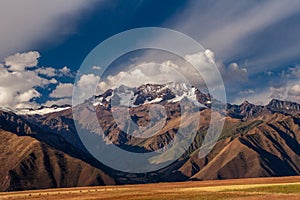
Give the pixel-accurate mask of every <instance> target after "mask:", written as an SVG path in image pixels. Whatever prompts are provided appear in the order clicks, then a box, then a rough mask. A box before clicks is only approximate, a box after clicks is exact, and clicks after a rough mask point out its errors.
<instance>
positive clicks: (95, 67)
mask: <svg viewBox="0 0 300 200" xmlns="http://www.w3.org/2000/svg"><path fill="white" fill-rule="evenodd" d="M92 69H94V70H101V67H99V66H93V67H92Z"/></svg>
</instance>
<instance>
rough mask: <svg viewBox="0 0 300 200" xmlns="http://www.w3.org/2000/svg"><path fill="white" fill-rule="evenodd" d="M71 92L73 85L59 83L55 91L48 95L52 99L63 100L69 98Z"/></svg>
mask: <svg viewBox="0 0 300 200" xmlns="http://www.w3.org/2000/svg"><path fill="white" fill-rule="evenodd" d="M72 92H73V84H71V83H60V84H59V85H57V87H56V88H55V90H53V91H52V93H51V94H50V95H49V96H50V97H53V98H64V97H71V96H72Z"/></svg>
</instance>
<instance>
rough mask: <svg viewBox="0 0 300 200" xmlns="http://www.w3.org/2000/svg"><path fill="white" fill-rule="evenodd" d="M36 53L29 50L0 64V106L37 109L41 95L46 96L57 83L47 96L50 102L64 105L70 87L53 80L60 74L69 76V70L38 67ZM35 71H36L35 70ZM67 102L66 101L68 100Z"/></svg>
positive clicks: (70, 85) (70, 92)
mask: <svg viewBox="0 0 300 200" xmlns="http://www.w3.org/2000/svg"><path fill="white" fill-rule="evenodd" d="M39 57H40V54H39V52H36V51H29V52H25V53H17V54H14V55H12V56H9V57H7V58H5V59H4V65H3V64H0V106H5V107H9V108H12V109H17V108H24V107H31V108H32V107H33V108H34V107H38V106H39V104H38V103H37V101H36V100H38V99H39V98H40V97H42V96H43V95H48V93H49V90H50V91H51V89H50V88H51V87H49V88H48V87H47V86H49V85H50V84H52V85H55V84H58V85H57V87H56V88H55V90H53V91H52V92H51V93H50V98H56V99H54V100H53V102H51V101H48V102H47V103H48V104H49V103H54V102H55V103H56V104H57V103H60V102H62V103H66V102H68V101H67V100H66V97H70V96H71V95H72V86H73V85H72V84H70V83H66V84H63V83H59V81H58V80H57V79H56V78H59V77H61V76H63V75H65V76H69V75H70V74H72V73H71V70H70V69H69V68H67V67H64V68H62V69H55V68H52V67H39V66H38V58H39ZM35 68H36V69H35ZM69 103H70V98H69Z"/></svg>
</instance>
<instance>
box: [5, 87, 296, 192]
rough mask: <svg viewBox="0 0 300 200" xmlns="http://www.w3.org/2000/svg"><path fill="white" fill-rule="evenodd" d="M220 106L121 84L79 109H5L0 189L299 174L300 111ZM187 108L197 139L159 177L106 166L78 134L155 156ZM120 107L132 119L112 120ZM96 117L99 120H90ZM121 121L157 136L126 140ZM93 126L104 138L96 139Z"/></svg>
mask: <svg viewBox="0 0 300 200" xmlns="http://www.w3.org/2000/svg"><path fill="white" fill-rule="evenodd" d="M217 103H219V102H218V101H217V100H216V99H214V98H213V97H212V96H211V95H210V94H206V93H204V92H201V91H200V90H199V89H197V88H195V87H192V86H189V85H186V84H175V83H167V84H145V85H141V86H139V87H134V88H131V87H127V86H124V85H122V86H120V87H118V88H116V89H109V90H107V91H106V92H104V93H103V94H99V95H95V96H94V97H91V98H90V99H88V100H86V101H85V102H83V103H82V104H79V105H76V106H74V107H71V106H68V105H65V106H62V107H60V106H53V107H42V108H40V109H37V110H27V111H24V110H23V111H22V112H20V111H13V110H10V109H0V138H1V143H0V159H1V169H0V190H1V191H14V190H27V189H41V188H57V187H76V186H90V185H111V184H133V183H150V182H151V183H152V182H166V181H187V180H208V179H229V178H246V177H247V178H248V177H268V176H292V175H300V144H299V142H300V104H298V103H295V102H289V101H281V100H276V99H273V100H271V101H270V102H269V103H268V104H267V105H264V106H262V105H255V104H251V103H249V102H247V101H245V102H243V103H242V104H240V105H233V104H226V105H225V107H226V109H224V110H213V108H212V106H211V105H212V104H217ZM183 104H184V105H187V106H189V107H193V108H194V107H196V108H197V109H193V110H192V112H191V113H189V114H190V116H189V117H190V118H189V119H190V121H186V122H185V123H183V126H186V127H188V126H189V125H190V124H191V123H193V120H194V119H197V118H196V116H197V115H200V116H201V117H200V126H199V129H198V130H197V134H196V136H195V138H194V139H193V141H192V143H191V145H190V146H189V148H188V150H186V151H185V152H184V153H183V154H182V155H181V156H180V157H179V158H177V159H176V160H175V161H174V162H172V163H171V164H170V165H168V166H166V167H164V168H162V169H159V170H156V171H152V172H147V173H126V172H122V171H117V170H115V169H112V168H110V167H109V166H105V165H104V164H103V163H101V162H99V161H98V160H97V159H95V158H94V157H93V156H92V155H91V154H90V153H89V152H88V151H87V149H86V148H85V147H84V145H83V144H82V142H81V140H80V139H79V135H78V134H77V131H76V126H75V124H76V123H77V124H80V125H81V126H82V128H84V129H90V130H91V129H92V130H93V131H95V132H96V133H99V134H103V137H105V138H106V139H107V145H116V146H117V147H118V148H122V149H125V150H126V151H133V152H139V153H141V152H151V151H155V150H158V149H160V148H161V147H164V146H166V145H168V144H170V143H171V142H172V140H173V139H174V137H175V136H176V134H177V132H178V130H179V128H180V125H182V124H181V123H179V122H180V119H181V117H182V116H181V115H182V113H181V107H182V105H183ZM153 105H159V106H163V107H164V108H165V115H166V117H165V119H164V120H165V124H163V128H160V129H159V130H157V129H156V128H157V126H156V123H155V121H154V122H153V121H151V118H155V119H158V120H159V119H161V113H160V112H154V114H153V116H151V117H150V116H149V112H150V110H151V107H152V106H153ZM122 108H127V109H128V108H129V113H130V115H129V116H123V115H121V116H120V115H114V112H117V111H120V110H122ZM91 112H95V113H96V115H97V120H96V121H93V120H94V119H91V118H89V116H90V113H91ZM213 112H217V113H222V114H224V113H225V115H224V117H223V120H224V127H223V130H222V133H221V135H220V137H219V138H218V140H217V143H216V145H215V146H214V147H213V148H212V150H211V151H210V153H209V154H207V155H206V156H204V157H201V158H199V150H200V147H201V144H202V143H203V140H204V137H205V134H206V132H207V130H208V128H209V125H210V118H211V115H212V113H213ZM74 113H75V114H76V116H78V118H73V115H74ZM118 116H119V117H120V118H122V117H123V118H124V119H125V120H124V119H123V120H124V121H125V122H126V121H129V120H131V121H133V122H134V123H135V124H137V125H139V126H141V127H146V129H145V130H144V133H145V134H150V133H151V132H154V133H155V134H154V135H151V136H149V137H145V138H142V137H135V136H134V135H129V134H126V133H127V132H132V133H137V130H135V126H131V125H130V124H126V123H125V124H120V123H118V120H119V119H118ZM126 117H128V119H127V118H126ZM156 122H158V121H156ZM95 124H97V125H98V126H99V125H100V126H101V128H102V130H103V131H102V132H98V130H97V129H96V128H95V127H94V126H92V125H95ZM161 162H163V161H161ZM120 165H122V163H120Z"/></svg>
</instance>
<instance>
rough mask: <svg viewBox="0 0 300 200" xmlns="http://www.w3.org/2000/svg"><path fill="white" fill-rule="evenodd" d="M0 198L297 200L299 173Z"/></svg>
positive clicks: (50, 191) (24, 193)
mask: <svg viewBox="0 0 300 200" xmlns="http://www.w3.org/2000/svg"><path fill="white" fill-rule="evenodd" d="M0 199H19V200H20V199H21V200H22V199H46V200H47V199H49V200H50V199H57V200H58V199H62V200H66V199H72V200H87V199H107V200H109V199H111V200H112V199H126V200H131V199H133V200H138V199H139V200H146V199H147V200H150V199H151V200H152V199H154V200H155V199H174V200H175V199H198V200H215V199H221V200H229V199H245V200H256V199H258V200H260V199H261V200H263V199H279V200H280V199H284V200H286V199H289V200H294V199H295V200H296V199H299V200H300V176H296V177H278V178H251V179H232V180H216V181H193V182H181V183H158V184H144V185H124V186H97V187H81V188H62V189H48V190H33V191H22V192H6V193H0Z"/></svg>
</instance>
